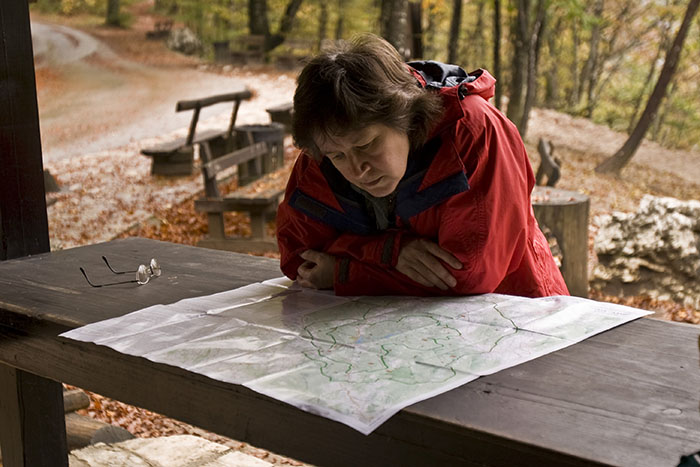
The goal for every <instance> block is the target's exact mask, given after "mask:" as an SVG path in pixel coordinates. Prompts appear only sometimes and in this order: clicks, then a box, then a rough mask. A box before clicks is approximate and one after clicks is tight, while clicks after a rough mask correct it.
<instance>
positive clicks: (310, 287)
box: [297, 277, 316, 289]
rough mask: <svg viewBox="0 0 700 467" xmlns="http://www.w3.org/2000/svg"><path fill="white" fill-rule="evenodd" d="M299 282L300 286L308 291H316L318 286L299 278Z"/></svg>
mask: <svg viewBox="0 0 700 467" xmlns="http://www.w3.org/2000/svg"><path fill="white" fill-rule="evenodd" d="M297 282H298V283H299V285H300V286H302V287H306V288H307V289H315V288H316V286H315V285H314V284H313V282H311V281H308V280H306V279H301V278H299V277H297Z"/></svg>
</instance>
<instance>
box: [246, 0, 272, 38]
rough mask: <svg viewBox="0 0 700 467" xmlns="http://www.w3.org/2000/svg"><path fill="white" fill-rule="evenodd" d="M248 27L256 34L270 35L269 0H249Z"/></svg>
mask: <svg viewBox="0 0 700 467" xmlns="http://www.w3.org/2000/svg"><path fill="white" fill-rule="evenodd" d="M248 29H249V30H250V33H251V34H253V35H256V36H258V35H259V36H265V37H267V36H269V35H270V25H269V23H268V22H267V0H248Z"/></svg>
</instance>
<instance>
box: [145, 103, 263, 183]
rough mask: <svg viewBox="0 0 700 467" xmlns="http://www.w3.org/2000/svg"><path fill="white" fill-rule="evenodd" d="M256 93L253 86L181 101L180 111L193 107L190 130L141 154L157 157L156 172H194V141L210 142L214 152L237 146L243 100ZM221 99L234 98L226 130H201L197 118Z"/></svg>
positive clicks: (184, 173) (172, 173) (227, 150)
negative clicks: (235, 134) (236, 124)
mask: <svg viewBox="0 0 700 467" xmlns="http://www.w3.org/2000/svg"><path fill="white" fill-rule="evenodd" d="M251 96H252V94H251V92H250V91H249V90H247V89H246V90H243V91H238V92H232V93H228V94H218V95H215V96H209V97H205V98H202V99H193V100H183V101H179V102H178V103H177V105H176V107H175V111H176V112H182V111H185V110H193V113H192V120H191V121H190V127H189V131H188V133H187V136H186V137H184V138H178V139H176V140H173V141H169V142H167V143H163V144H159V145H157V146H154V147H150V148H144V149H142V150H141V154H143V155H145V156H148V157H151V158H153V164H152V165H151V174H152V175H190V174H192V163H193V161H194V145H195V144H200V145H201V144H203V143H206V144H207V146H208V147H209V149H210V150H211V153H212V154H213V155H217V154H226V153H228V152H230V151H231V150H232V148H233V147H234V146H235V143H234V141H233V133H234V128H235V123H236V117H237V115H238V108H239V107H240V104H241V101H243V100H248V99H250V98H251ZM221 102H233V109H232V112H231V120H230V123H229V126H228V128H227V129H226V130H224V131H220V130H210V131H205V132H201V133H197V122H198V121H199V115H200V112H201V110H202V108H204V107H208V106H211V105H214V104H218V103H221Z"/></svg>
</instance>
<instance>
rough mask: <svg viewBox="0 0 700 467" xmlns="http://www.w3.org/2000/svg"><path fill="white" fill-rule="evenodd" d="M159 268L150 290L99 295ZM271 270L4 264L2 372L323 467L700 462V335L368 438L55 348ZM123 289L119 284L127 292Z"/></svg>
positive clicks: (483, 381) (568, 358) (488, 382)
mask: <svg viewBox="0 0 700 467" xmlns="http://www.w3.org/2000/svg"><path fill="white" fill-rule="evenodd" d="M101 255H105V256H107V257H108V259H109V260H110V263H111V264H112V265H113V267H115V269H117V268H123V269H126V268H135V267H136V265H138V264H140V263H144V264H147V262H148V261H149V260H150V258H151V257H155V258H157V259H158V260H159V261H160V263H161V264H162V268H163V275H162V276H161V277H159V278H157V279H154V280H152V281H151V282H150V283H149V284H147V285H144V286H136V285H135V284H128V285H122V286H114V287H104V288H96V289H94V288H91V287H90V286H89V285H88V284H87V283H86V282H85V280H84V278H83V277H82V275H81V274H80V271H79V270H78V267H80V266H82V267H84V268H85V269H86V270H87V272H88V274H89V275H90V277H91V278H92V279H94V280H96V281H97V280H104V281H107V280H113V279H114V277H115V276H113V275H112V274H111V273H110V272H109V271H108V270H107V268H106V266H105V265H104V263H103V262H102V260H101V259H100V257H101ZM280 275H281V273H280V272H279V267H278V262H277V261H276V260H270V259H266V258H259V257H251V256H246V255H238V254H235V253H228V252H221V251H215V250H205V249H201V248H194V247H188V246H183V245H175V244H169V243H163V242H156V241H152V240H146V239H125V240H117V241H113V242H108V243H104V244H97V245H91V246H87V247H81V248H75V249H71V250H65V251H57V252H53V253H50V254H45V255H38V256H35V257H29V258H23V259H18V260H11V261H6V262H2V263H0V362H3V363H6V364H9V365H11V366H15V367H17V368H21V369H24V370H26V371H29V372H32V373H35V374H38V375H40V376H43V377H46V378H51V379H56V380H60V381H64V382H66V383H70V384H75V385H77V386H79V387H83V388H85V389H88V390H93V391H95V392H98V393H101V394H103V395H105V396H110V397H113V398H116V399H119V400H122V401H124V402H127V403H132V404H134V405H140V406H142V407H145V408H149V409H151V410H155V411H159V412H161V413H165V414H167V415H170V416H173V417H175V418H178V419H180V420H183V421H187V422H190V423H193V424H195V425H198V426H201V427H203V428H207V429H210V430H213V431H216V432H218V433H221V434H223V435H226V436H231V437H234V438H236V439H240V440H243V441H247V442H250V443H252V444H254V445H257V446H260V447H264V448H267V449H270V450H273V451H275V452H280V453H283V454H286V455H290V456H292V457H296V458H298V459H300V460H305V461H307V462H312V463H318V464H321V465H360V464H363V465H364V464H367V465H425V463H426V462H430V463H431V464H442V465H474V464H480V465H591V464H612V465H637V466H640V465H649V466H662V465H677V463H678V461H679V459H680V456H681V455H684V454H690V453H692V452H695V451H698V450H700V406H699V403H700V364H699V359H698V335H699V334H700V328H698V327H696V326H692V325H687V324H679V323H672V322H667V321H660V320H654V319H646V318H645V319H640V320H637V321H634V322H631V323H628V324H625V325H623V326H620V327H618V328H615V329H612V330H610V331H607V332H604V333H602V334H599V335H597V336H594V337H592V338H590V339H587V340H585V341H583V342H581V343H579V344H576V345H573V346H571V347H568V348H566V349H563V350H560V351H557V352H554V353H552V354H549V355H546V356H544V357H541V358H538V359H535V360H533V361H530V362H527V363H524V364H521V365H518V366H515V367H513V368H510V369H507V370H504V371H501V372H499V373H496V374H494V375H490V376H486V377H482V378H480V379H478V380H476V381H474V382H471V383H468V384H466V385H464V386H462V387H459V388H457V389H454V390H452V391H449V392H447V393H444V394H442V395H439V396H436V397H433V398H431V399H428V400H426V401H423V402H420V403H417V404H414V405H412V406H410V407H408V408H406V409H404V410H402V411H401V412H400V413H398V414H397V415H395V416H394V417H392V418H391V419H390V420H389V421H387V422H386V423H385V424H383V425H382V426H380V427H379V428H378V429H377V430H376V431H375V432H373V433H372V434H371V435H369V436H364V435H362V434H360V433H358V432H356V431H355V430H352V429H351V428H349V427H346V426H344V425H342V424H339V423H336V422H333V421H330V420H326V419H323V418H321V417H318V416H316V415H312V414H309V413H306V412H302V411H300V410H298V409H296V408H294V407H291V406H289V405H287V404H284V403H281V402H278V401H275V400H272V399H269V398H267V397H265V396H262V395H259V394H256V393H254V392H252V391H250V390H248V389H246V388H243V387H240V386H236V385H231V384H226V383H222V382H218V381H214V380H211V379H209V378H206V377H204V376H201V375H196V374H192V373H189V372H187V371H186V370H182V369H179V368H174V367H169V366H167V365H162V364H155V363H153V362H149V361H147V360H145V359H143V358H137V357H131V356H126V355H122V354H119V353H117V352H115V351H113V350H111V349H108V348H106V347H101V346H97V345H94V344H86V343H80V342H75V341H70V340H68V339H64V338H57V337H56V335H57V334H58V333H59V332H61V331H63V330H66V329H71V328H74V327H77V326H81V325H84V324H87V323H91V322H95V321H100V320H104V319H107V318H112V317H115V316H120V315H123V314H126V313H129V312H131V311H135V310H138V309H141V308H144V307H147V306H150V305H153V304H157V303H172V302H175V301H177V300H180V299H182V298H187V297H192V296H198V295H206V294H211V293H215V292H219V291H223V290H229V289H232V288H235V287H239V286H242V285H245V284H248V283H251V282H256V281H261V280H265V279H269V278H272V277H278V276H280ZM116 277H118V276H116Z"/></svg>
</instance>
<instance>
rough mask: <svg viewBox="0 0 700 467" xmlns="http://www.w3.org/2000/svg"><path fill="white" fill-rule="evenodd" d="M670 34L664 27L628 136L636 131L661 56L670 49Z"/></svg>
mask: <svg viewBox="0 0 700 467" xmlns="http://www.w3.org/2000/svg"><path fill="white" fill-rule="evenodd" d="M670 23H671V22H670V21H669V22H668V23H665V24H666V25H669V24H670ZM668 33H669V29H668V26H664V27H662V30H661V39H660V40H659V47H658V48H657V49H656V56H655V57H654V59H653V60H652V61H651V65H650V66H649V72H648V73H647V76H646V79H645V80H644V83H643V85H642V89H641V90H640V91H639V95H638V96H637V98H636V99H635V100H634V109H633V110H632V115H630V123H629V126H628V127H627V134H631V133H632V130H634V124H635V123H636V121H637V114H638V113H639V108H640V107H641V105H642V99H643V98H644V95H645V94H646V93H647V89H648V87H649V84H650V83H651V80H652V79H654V75H655V74H656V66H657V64H658V63H659V60H660V59H661V54H662V53H663V51H664V50H665V49H666V48H667V47H668Z"/></svg>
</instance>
